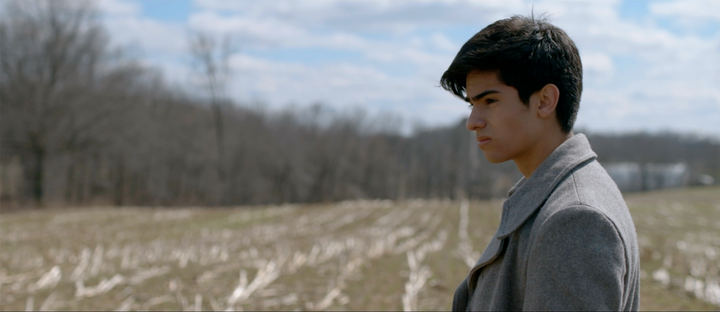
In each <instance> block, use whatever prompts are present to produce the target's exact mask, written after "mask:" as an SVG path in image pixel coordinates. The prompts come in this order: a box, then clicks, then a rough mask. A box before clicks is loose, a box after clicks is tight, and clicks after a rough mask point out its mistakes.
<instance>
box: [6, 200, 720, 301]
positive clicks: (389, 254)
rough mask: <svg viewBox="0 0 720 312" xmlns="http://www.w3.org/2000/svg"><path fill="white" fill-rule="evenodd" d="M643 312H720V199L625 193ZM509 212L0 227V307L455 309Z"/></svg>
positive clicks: (273, 215)
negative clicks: (460, 286) (459, 291)
mask: <svg viewBox="0 0 720 312" xmlns="http://www.w3.org/2000/svg"><path fill="white" fill-rule="evenodd" d="M626 199H627V200H628V205H629V206H630V207H631V213H632V214H633V218H634V220H635V223H636V225H637V229H638V236H639V242H640V246H641V260H642V271H643V273H642V299H641V300H642V301H641V309H643V310H679V309H689V310H717V309H718V308H720V287H719V286H718V281H719V280H720V273H719V271H720V269H719V268H720V235H719V234H720V189H718V188H705V189H690V190H672V191H664V192H655V193H645V194H631V195H626ZM501 205H502V201H500V200H494V201H480V202H478V201H449V200H445V201H439V200H411V201H403V202H391V201H348V202H341V203H337V204H329V205H284V206H265V207H237V208H234V209H227V208H226V209H203V208H200V207H196V208H183V209H158V208H140V207H123V208H110V207H98V208H93V209H65V210H46V211H30V212H21V213H13V214H5V215H1V216H0V242H1V244H2V245H1V246H2V252H0V309H2V310H117V311H130V310H183V311H201V310H202V311H208V310H212V311H228V310H405V311H414V310H447V309H449V307H450V305H451V301H452V295H453V292H454V290H455V287H456V286H457V283H459V282H460V281H461V280H462V279H463V278H464V276H465V274H466V273H467V272H468V270H469V268H470V267H471V266H472V265H473V264H474V261H475V260H476V259H477V258H478V257H479V254H480V252H481V251H482V248H483V247H484V246H485V245H486V244H487V243H488V241H489V239H490V238H491V237H492V235H493V233H494V231H495V229H496V228H497V225H498V223H499V219H500V211H501Z"/></svg>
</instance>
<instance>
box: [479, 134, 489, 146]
mask: <svg viewBox="0 0 720 312" xmlns="http://www.w3.org/2000/svg"><path fill="white" fill-rule="evenodd" d="M477 141H478V147H483V146H485V145H488V144H490V141H491V140H490V138H489V137H485V136H481V137H477Z"/></svg>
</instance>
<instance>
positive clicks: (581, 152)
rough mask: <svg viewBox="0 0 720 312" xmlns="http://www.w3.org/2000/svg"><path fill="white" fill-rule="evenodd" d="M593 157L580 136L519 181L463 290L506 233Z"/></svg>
mask: <svg viewBox="0 0 720 312" xmlns="http://www.w3.org/2000/svg"><path fill="white" fill-rule="evenodd" d="M596 157H597V155H596V154H595V153H594V152H593V151H592V149H591V148H590V143H589V142H588V141H587V138H586V137H585V135H583V134H577V135H574V136H573V137H571V138H569V139H567V140H566V141H565V142H563V144H561V145H560V146H559V147H558V148H556V149H555V151H553V153H552V154H550V156H548V158H547V159H545V161H543V163H542V164H541V165H540V167H538V168H537V169H536V170H535V172H534V173H533V174H532V175H531V176H530V178H529V179H525V178H522V179H520V181H519V182H518V183H517V184H515V186H513V188H512V189H510V191H509V192H508V199H507V200H506V201H505V203H503V213H502V218H501V220H500V226H499V227H498V230H497V232H496V233H495V237H493V239H492V240H491V241H490V244H488V246H487V247H486V248H485V251H484V252H483V253H482V255H481V256H480V259H479V260H478V261H477V263H476V264H475V266H474V267H473V268H472V269H471V270H470V273H469V274H468V278H467V279H466V281H467V288H468V290H469V293H470V294H472V293H473V292H474V290H475V286H476V285H477V279H478V277H479V275H480V271H481V269H482V268H483V267H485V266H486V265H488V264H489V263H491V262H492V261H493V260H495V258H497V257H498V256H499V255H500V253H501V252H502V250H503V248H504V247H505V241H506V238H507V237H508V236H510V234H512V233H513V232H515V231H516V230H517V229H519V228H520V227H521V226H522V225H523V224H524V223H525V221H527V220H528V218H530V216H532V215H533V213H535V211H536V210H537V209H538V208H540V207H541V206H542V205H543V204H544V203H545V201H546V200H547V198H548V197H549V196H550V194H552V192H553V190H554V189H555V187H556V186H557V185H558V184H559V183H560V182H561V181H562V180H563V179H565V177H566V176H567V175H568V174H569V173H570V172H572V171H573V170H574V169H575V168H576V167H578V166H580V165H582V164H584V163H587V162H590V161H593V160H594V159H595V158H596Z"/></svg>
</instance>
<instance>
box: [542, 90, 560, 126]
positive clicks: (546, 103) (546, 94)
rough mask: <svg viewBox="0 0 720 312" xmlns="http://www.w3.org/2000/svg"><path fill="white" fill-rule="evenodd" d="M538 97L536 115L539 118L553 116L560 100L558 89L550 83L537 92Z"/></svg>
mask: <svg viewBox="0 0 720 312" xmlns="http://www.w3.org/2000/svg"><path fill="white" fill-rule="evenodd" d="M537 95H538V115H540V117H541V118H548V117H554V116H555V108H557V103H558V100H559V99H560V89H558V87H557V86H556V85H554V84H552V83H549V84H546V85H545V86H544V87H543V88H542V89H540V90H539V91H537Z"/></svg>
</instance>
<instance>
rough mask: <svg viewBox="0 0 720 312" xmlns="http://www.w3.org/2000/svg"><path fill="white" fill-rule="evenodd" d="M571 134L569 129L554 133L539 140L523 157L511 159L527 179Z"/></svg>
mask: <svg viewBox="0 0 720 312" xmlns="http://www.w3.org/2000/svg"><path fill="white" fill-rule="evenodd" d="M572 136H573V133H572V131H570V133H562V134H561V135H554V136H552V137H551V138H546V139H543V140H540V141H538V144H537V145H535V146H534V147H533V148H532V150H531V151H529V153H527V154H526V155H524V156H523V157H519V158H516V159H513V161H515V165H516V166H517V168H518V170H520V173H522V174H523V176H525V178H526V179H529V178H530V176H531V175H532V174H533V172H535V170H537V168H538V167H540V165H541V164H542V163H543V161H545V159H546V158H548V156H550V154H552V152H553V151H555V149H556V148H558V146H560V144H563V142H565V141H566V140H567V139H569V138H571V137H572Z"/></svg>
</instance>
